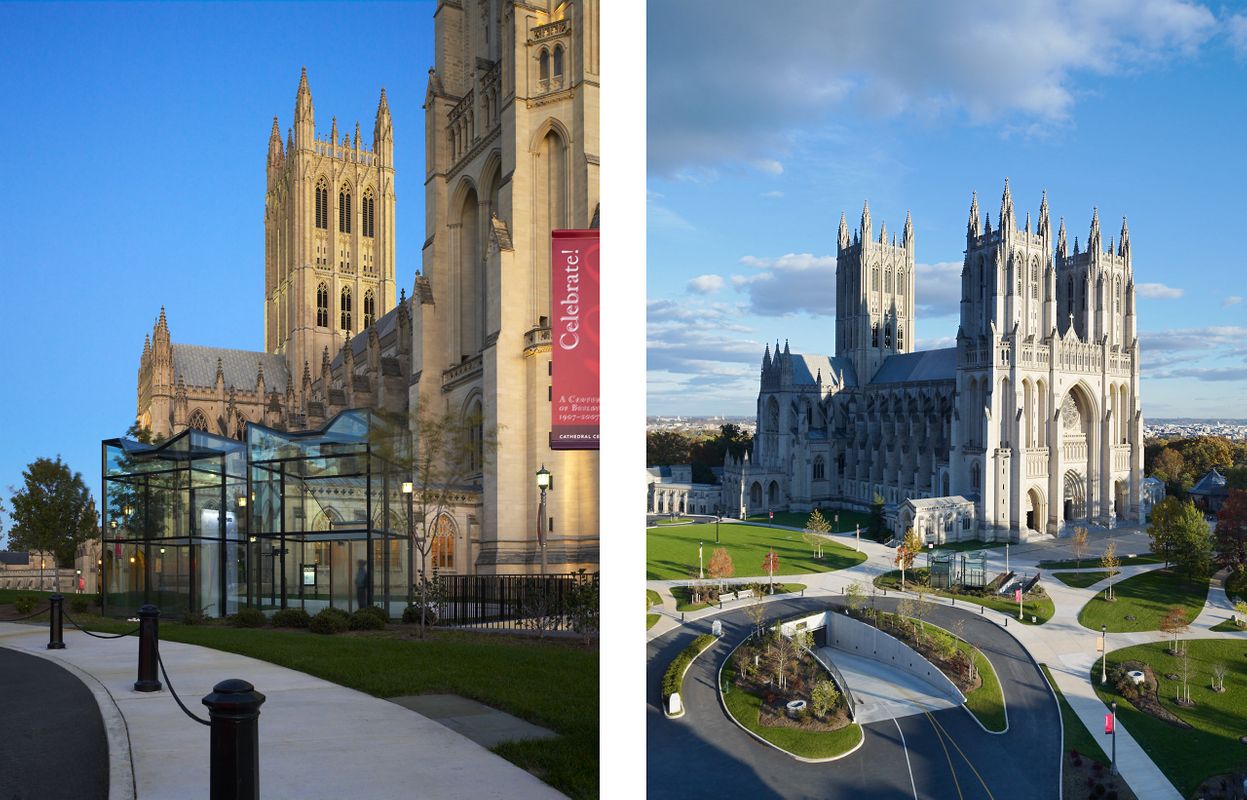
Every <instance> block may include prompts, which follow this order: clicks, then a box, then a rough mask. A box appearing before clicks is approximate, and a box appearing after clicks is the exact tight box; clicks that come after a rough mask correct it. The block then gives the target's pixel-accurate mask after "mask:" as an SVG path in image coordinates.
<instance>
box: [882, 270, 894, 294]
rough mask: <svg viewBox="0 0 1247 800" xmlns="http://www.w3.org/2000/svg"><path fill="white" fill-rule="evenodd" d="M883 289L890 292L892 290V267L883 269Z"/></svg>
mask: <svg viewBox="0 0 1247 800" xmlns="http://www.w3.org/2000/svg"><path fill="white" fill-rule="evenodd" d="M883 291H885V292H888V293H889V294H891V292H892V270H890V269H885V270H884V271H883Z"/></svg>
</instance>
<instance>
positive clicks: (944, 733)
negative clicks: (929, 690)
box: [923, 711, 996, 800]
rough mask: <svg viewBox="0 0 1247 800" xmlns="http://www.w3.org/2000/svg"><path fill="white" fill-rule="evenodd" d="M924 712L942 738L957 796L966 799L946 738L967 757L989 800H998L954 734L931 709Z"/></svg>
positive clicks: (942, 745) (964, 757)
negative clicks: (937, 718)
mask: <svg viewBox="0 0 1247 800" xmlns="http://www.w3.org/2000/svg"><path fill="white" fill-rule="evenodd" d="M923 713H924V714H925V715H926V717H927V719H928V720H929V721H930V722H931V727H933V728H934V729H935V735H936V738H938V739H939V740H940V747H942V748H944V757H945V758H946V759H948V769H949V771H950V772H952V774H953V786H954V787H956V789H957V796H958V797H960V798H961V799H962V800H965V795H964V794H962V793H961V782H960V781H958V780H957V770H956V768H955V767H954V766H953V758H952V754H951V753H949V752H948V747H947V746H946V745H945V744H944V739H945V738H947V739H948V743H949V744H951V745H952V746H953V747H954V748H956V750H957V752H958V753H959V754H960V755H961V757H962V758H963V759H965V762H966V766H968V767H969V768H970V771H971V772H973V773H974V777H976V778H978V779H979V784H980V785H982V787H983V791H984V792H987V797H988V800H996V798H995V796H994V795H992V790H991V789H988V788H987V782H986V781H984V780H983V776H982V775H980V774H979V771H978V770H977V769H975V768H974V764H972V763H971V762H970V759H969V757H968V756H967V755H966V754H965V752H964V751H963V750H962V749H961V748H960V747H959V746H958V745H957V742H956V740H954V739H953V737H952V734H950V733H949V732H948V731H946V730H944V726H943V725H941V724H940V723H939V721H938V720H936V719H935V717H934V716H932V715H931V712H930V711H924V712H923Z"/></svg>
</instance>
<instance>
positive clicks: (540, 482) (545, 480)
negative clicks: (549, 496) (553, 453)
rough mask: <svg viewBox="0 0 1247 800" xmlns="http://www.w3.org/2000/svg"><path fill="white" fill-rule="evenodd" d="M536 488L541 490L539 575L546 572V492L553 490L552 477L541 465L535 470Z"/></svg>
mask: <svg viewBox="0 0 1247 800" xmlns="http://www.w3.org/2000/svg"><path fill="white" fill-rule="evenodd" d="M537 488H538V489H540V490H541V510H540V513H539V514H538V515H537V544H538V546H540V547H541V574H542V575H545V574H546V572H548V571H549V570H548V567H547V565H546V525H547V524H549V523H547V522H546V491H547V490H549V491H553V490H554V476H553V475H551V474H550V470H548V469H546V465H545V464H542V465H541V469H539V470H537Z"/></svg>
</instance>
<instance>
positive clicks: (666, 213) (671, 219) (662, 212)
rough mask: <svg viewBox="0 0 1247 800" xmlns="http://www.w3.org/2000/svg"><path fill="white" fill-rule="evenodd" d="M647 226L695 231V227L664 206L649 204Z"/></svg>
mask: <svg viewBox="0 0 1247 800" xmlns="http://www.w3.org/2000/svg"><path fill="white" fill-rule="evenodd" d="M649 227H650V228H653V229H655V230H668V231H682V232H688V231H695V230H697V227H696V226H695V225H693V223H691V222H689V221H688V220H686V219H685V218H684V217H682V216H680V215H679V214H677V213H676V212H674V211H672V210H671V209H669V208H667V207H666V206H656V205H652V204H651V205H650V207H649Z"/></svg>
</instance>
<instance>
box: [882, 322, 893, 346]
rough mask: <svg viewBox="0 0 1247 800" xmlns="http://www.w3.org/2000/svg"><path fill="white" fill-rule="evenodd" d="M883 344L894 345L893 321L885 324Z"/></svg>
mask: <svg viewBox="0 0 1247 800" xmlns="http://www.w3.org/2000/svg"><path fill="white" fill-rule="evenodd" d="M883 346H884V347H891V346H892V323H891V322H889V323H886V324H885V325H884V326H883Z"/></svg>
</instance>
